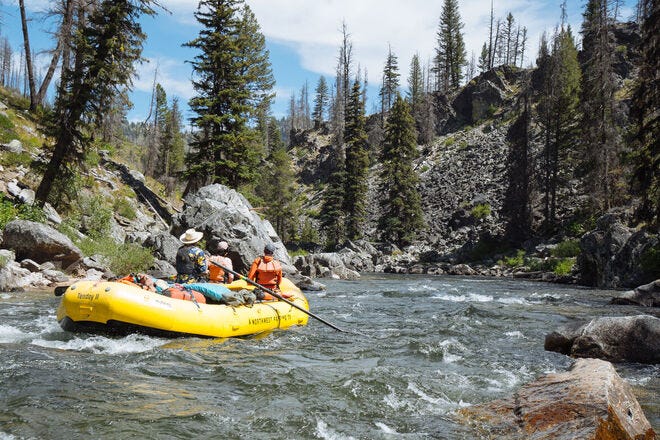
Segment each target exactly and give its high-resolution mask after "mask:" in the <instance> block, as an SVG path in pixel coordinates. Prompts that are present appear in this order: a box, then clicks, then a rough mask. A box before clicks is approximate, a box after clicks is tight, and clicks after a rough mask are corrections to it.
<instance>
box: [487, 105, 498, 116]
mask: <svg viewBox="0 0 660 440" xmlns="http://www.w3.org/2000/svg"><path fill="white" fill-rule="evenodd" d="M498 109H499V107H497V106H496V105H495V104H491V105H489V106H488V116H489V117H492V116H493V115H495V113H496V112H497V110H498Z"/></svg>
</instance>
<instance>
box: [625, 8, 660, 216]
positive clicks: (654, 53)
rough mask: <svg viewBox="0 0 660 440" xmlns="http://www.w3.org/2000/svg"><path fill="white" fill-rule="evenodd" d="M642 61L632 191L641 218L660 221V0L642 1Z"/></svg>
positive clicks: (635, 106) (636, 99)
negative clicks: (640, 200) (659, 76)
mask: <svg viewBox="0 0 660 440" xmlns="http://www.w3.org/2000/svg"><path fill="white" fill-rule="evenodd" d="M638 14H639V16H640V21H641V22H642V42H641V44H640V47H641V48H642V62H641V67H640V72H639V79H638V82H637V86H636V89H635V94H634V97H633V106H632V110H631V113H632V116H633V118H634V120H635V124H634V128H635V133H634V143H633V146H634V150H633V151H634V152H633V154H632V165H633V176H632V182H631V183H632V192H633V194H636V195H638V196H640V197H641V199H642V204H641V206H640V209H639V210H638V213H637V215H638V217H639V219H640V220H642V221H647V222H649V223H651V224H654V225H656V226H657V225H659V224H660V172H659V171H658V170H660V141H659V139H660V112H658V109H660V88H659V87H658V72H660V2H659V1H657V0H640V5H639V13H638Z"/></svg>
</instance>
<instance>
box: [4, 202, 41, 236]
mask: <svg viewBox="0 0 660 440" xmlns="http://www.w3.org/2000/svg"><path fill="white" fill-rule="evenodd" d="M17 219H18V220H31V221H33V222H43V221H45V220H46V214H44V212H43V210H42V209H41V208H39V207H37V206H32V205H18V206H14V204H13V203H12V202H11V201H10V200H7V199H3V200H2V201H0V229H4V227H5V226H6V225H7V223H9V222H10V221H12V220H17Z"/></svg>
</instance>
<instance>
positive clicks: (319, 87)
mask: <svg viewBox="0 0 660 440" xmlns="http://www.w3.org/2000/svg"><path fill="white" fill-rule="evenodd" d="M329 100H330V96H329V92H328V84H327V83H326V81H325V77H324V76H321V77H320V78H319V82H318V83H317V84H316V91H315V98H314V111H313V113H312V119H313V120H314V128H319V127H320V126H321V124H322V123H323V121H324V117H325V112H326V109H327V107H328V102H329Z"/></svg>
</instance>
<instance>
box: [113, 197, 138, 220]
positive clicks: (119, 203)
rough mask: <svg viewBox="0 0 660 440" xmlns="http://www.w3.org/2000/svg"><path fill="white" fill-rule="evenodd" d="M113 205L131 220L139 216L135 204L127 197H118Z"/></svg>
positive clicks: (120, 213) (118, 212)
mask: <svg viewBox="0 0 660 440" xmlns="http://www.w3.org/2000/svg"><path fill="white" fill-rule="evenodd" d="M112 207H113V208H114V211H115V212H116V213H117V214H119V215H121V216H122V217H125V218H127V219H129V220H135V219H136V218H137V214H136V213H135V209H134V208H133V205H132V204H131V202H130V201H128V200H126V198H125V197H118V198H116V199H115V202H114V203H113V205H112Z"/></svg>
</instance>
